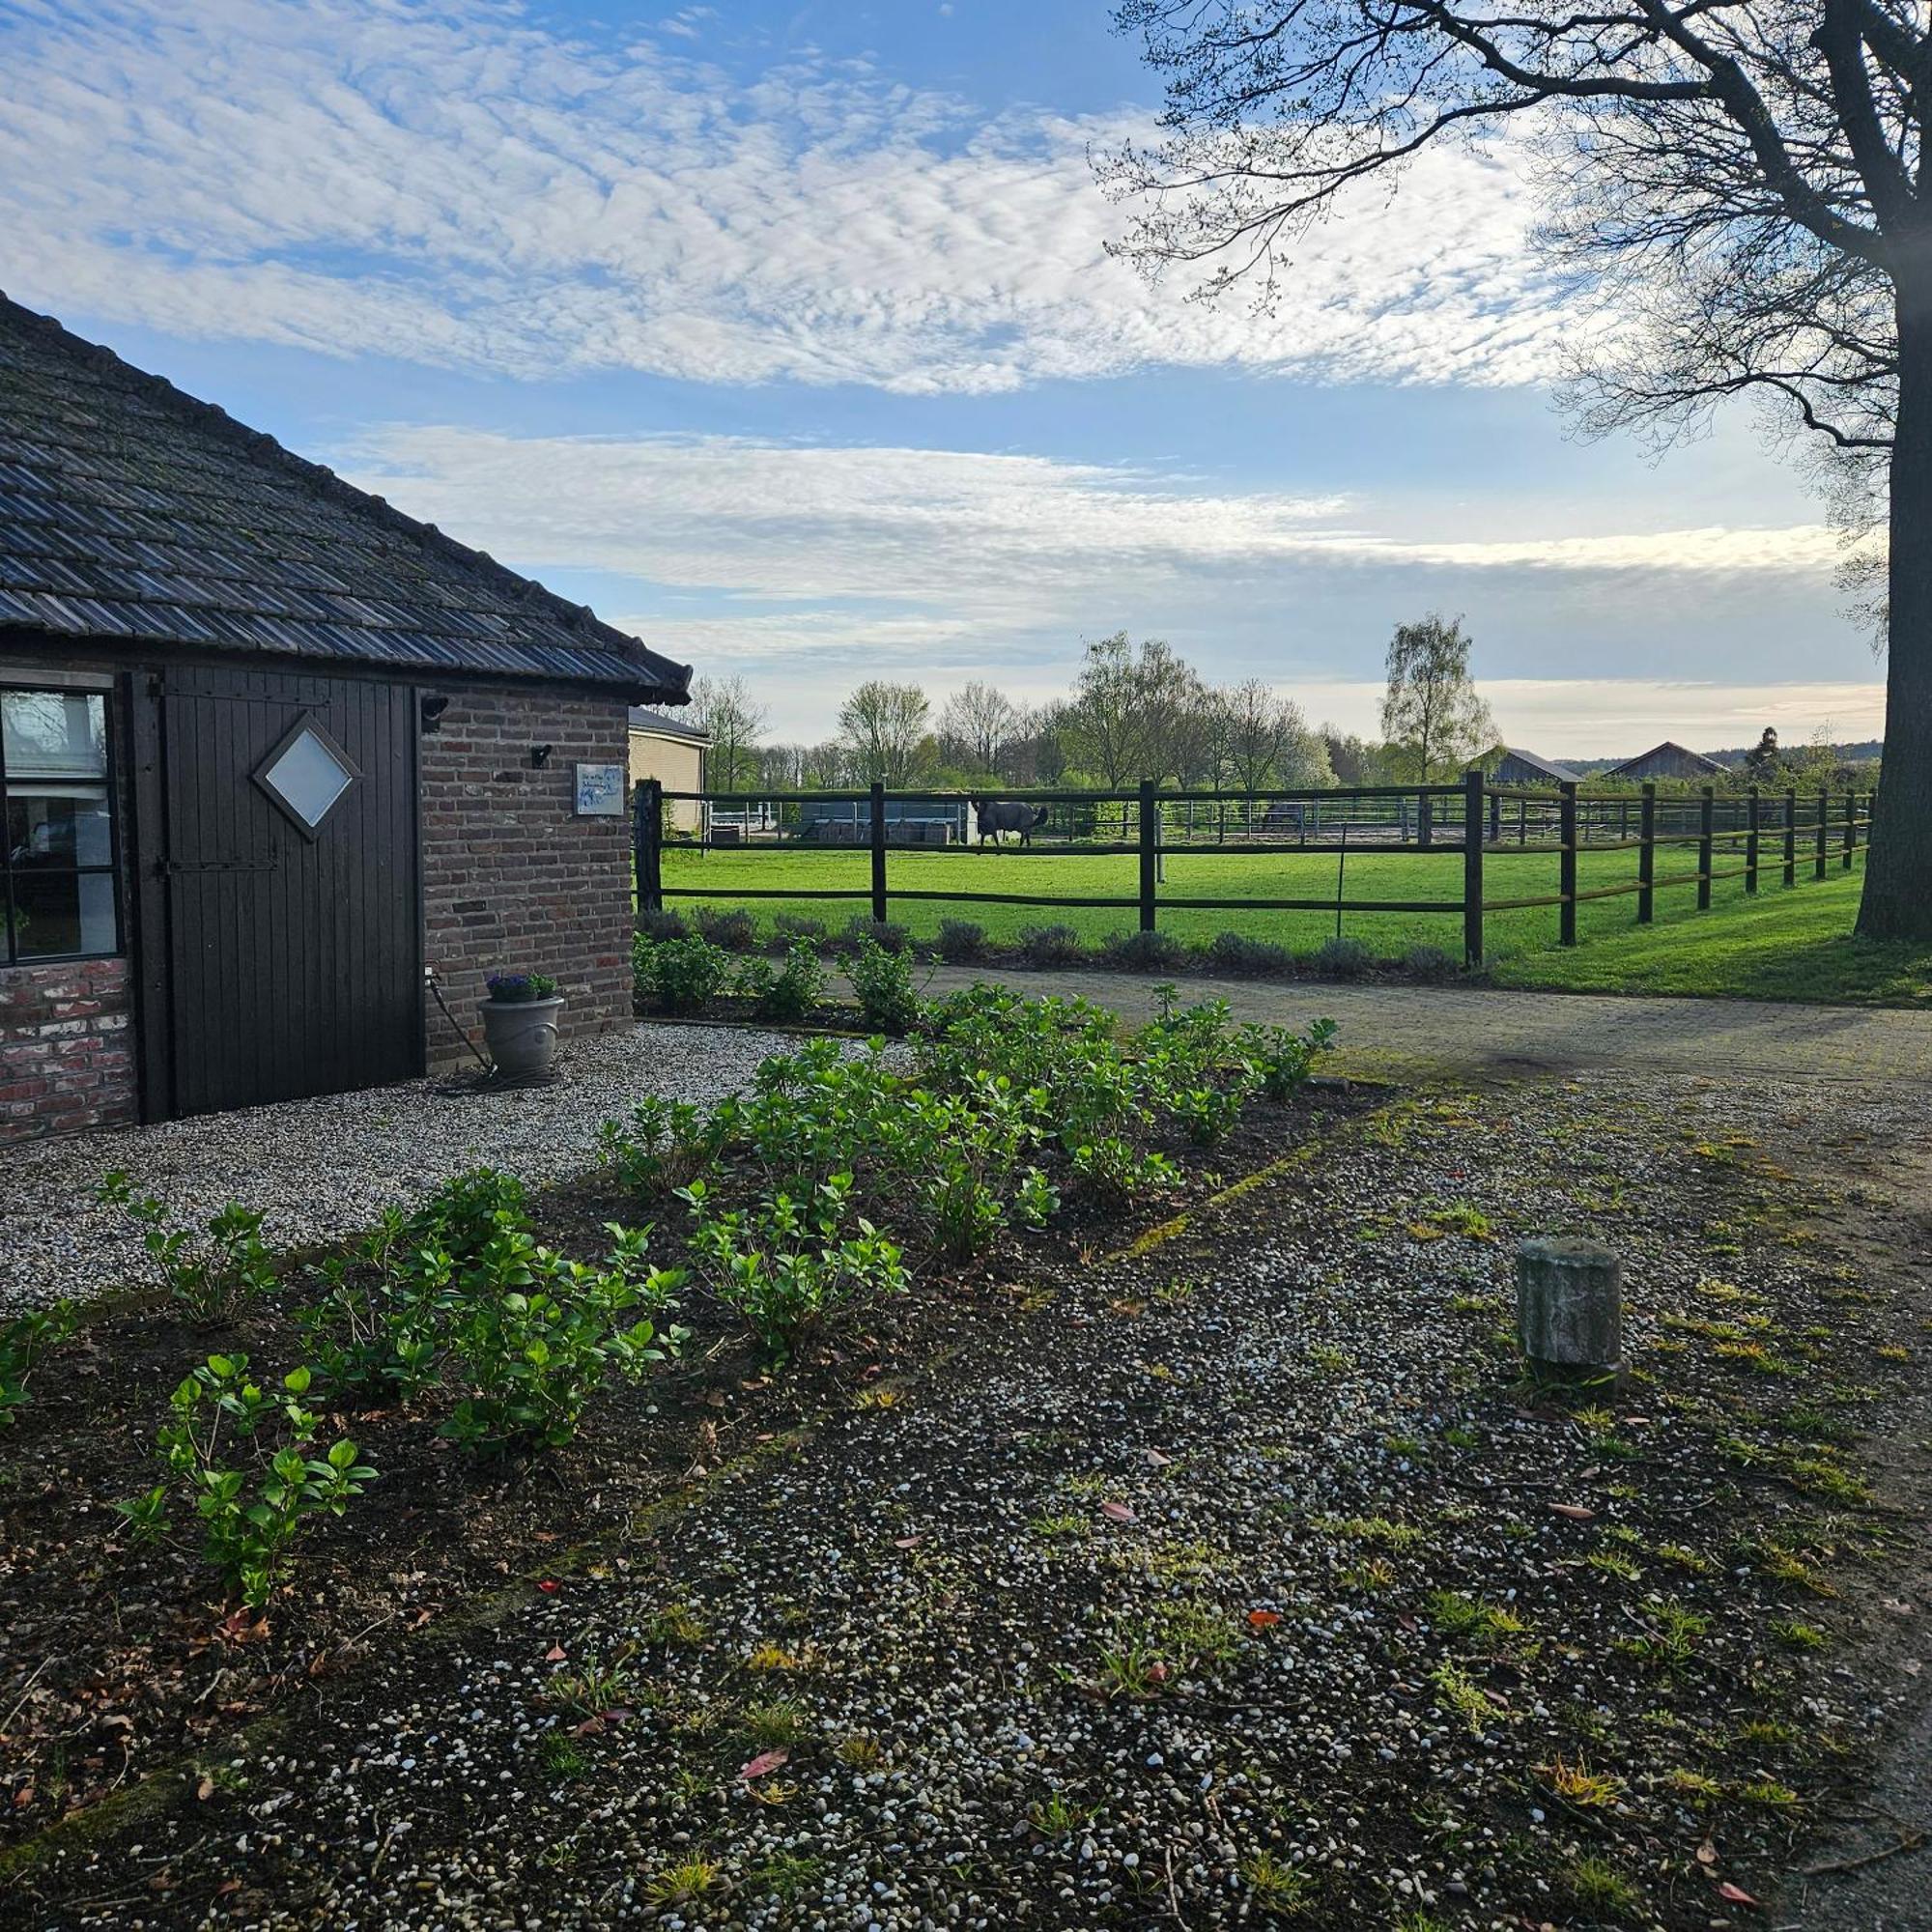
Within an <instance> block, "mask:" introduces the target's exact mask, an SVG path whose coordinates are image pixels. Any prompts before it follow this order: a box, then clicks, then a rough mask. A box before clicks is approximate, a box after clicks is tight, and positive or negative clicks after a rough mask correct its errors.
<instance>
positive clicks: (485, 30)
mask: <svg viewBox="0 0 1932 1932" xmlns="http://www.w3.org/2000/svg"><path fill="white" fill-rule="evenodd" d="M12 19H13V25H12V26H11V28H8V29H6V30H4V31H0V211H4V213H5V217H6V222H7V228H8V233H9V246H8V257H9V260H8V269H7V273H8V275H9V276H10V278H11V283H12V293H14V295H15V296H17V297H19V298H23V299H28V300H32V301H37V302H40V303H42V304H43V305H48V306H53V307H55V308H59V307H62V306H67V305H75V304H77V305H79V306H81V307H83V308H85V309H86V310H87V311H88V312H89V313H91V314H95V315H100V316H105V317H109V318H112V319H116V320H121V321H127V322H134V323H141V324H145V325H149V326H152V327H159V328H164V329H167V330H169V331H171V332H174V333H176V334H181V335H190V336H202V337H216V338H220V337H242V338H252V339H259V340H265V341H270V342H276V343H292V344H299V345H301V346H304V347H308V348H317V349H323V350H327V351H329V352H332V353H336V354H341V355H355V354H360V353H370V352H380V353H383V354H386V355H399V356H403V357H406V358H412V359H416V360H420V361H424V362H432V363H438V364H446V365H453V366H459V367H466V368H479V369H485V370H491V371H497V372H505V373H509V374H512V375H516V376H520V377H526V378H537V377H542V376H545V375H550V374H555V373H567V372H586V371H598V370H611V369H624V370H640V371H648V372H652V373H655V374H660V375H667V376H672V377H679V378H686V379H691V380H696V381H701V382H716V383H762V382H769V381H776V380H781V379H783V380H792V381H801V382H808V383H815V384H830V383H856V384H872V385H877V386H881V387H884V388H886V389H890V390H895V391H904V392H911V393H924V392H938V391H966V392H973V391H993V390H1002V389H1011V388H1014V387H1018V386H1021V385H1023V384H1030V383H1035V382H1038V381H1041V380H1044V379H1049V378H1055V377H1071V378H1086V377H1098V376H1109V375H1118V374H1122V373H1124V372H1128V371H1132V370H1137V369H1144V368H1149V367H1154V366H1163V365H1168V366H1215V365H1235V366H1240V367H1246V368H1251V369H1259V370H1264V371H1270V372H1280V373H1292V374H1296V375H1313V376H1321V377H1329V378H1336V379H1346V378H1356V377H1360V378H1375V379H1378V380H1385V381H1387V380H1392V381H1428V382H1447V381H1456V382H1471V383H1483V384H1499V383H1500V384H1514V383H1527V382H1533V381H1536V380H1538V379H1540V378H1541V377H1543V376H1545V375H1546V374H1548V371H1549V369H1550V367H1551V365H1552V361H1553V355H1554V349H1555V345H1556V343H1557V340H1558V338H1559V335H1560V333H1561V331H1562V329H1563V327H1565V321H1564V315H1563V309H1562V304H1561V302H1560V300H1559V298H1558V296H1557V294H1556V292H1555V289H1554V285H1553V283H1552V282H1551V281H1550V280H1549V279H1548V278H1547V277H1546V275H1545V274H1544V273H1543V271H1542V270H1540V269H1539V268H1538V266H1537V265H1536V263H1535V262H1534V260H1533V259H1532V257H1531V254H1530V252H1529V249H1528V245H1527V241H1526V232H1527V228H1528V225H1529V220H1530V214H1531V210H1530V206H1529V198H1528V195H1527V191H1526V189H1525V187H1524V185H1523V181H1522V178H1521V174H1520V170H1519V169H1518V168H1517V166H1516V164H1515V162H1514V159H1513V157H1512V156H1511V154H1510V152H1509V151H1508V150H1507V149H1506V148H1505V149H1500V150H1498V151H1496V152H1495V153H1492V155H1489V156H1483V155H1478V154H1474V153H1466V152H1462V153H1459V152H1451V151H1447V150H1445V151H1442V152H1440V153H1431V154H1429V155H1427V156H1424V157H1423V158H1422V159H1421V160H1420V161H1418V163H1417V164H1416V165H1415V166H1414V168H1413V169H1412V170H1411V171H1410V174H1409V176H1408V178H1407V180H1406V183H1405V185H1404V187H1403V191H1402V193H1401V194H1400V195H1399V196H1397V197H1396V198H1395V199H1394V200H1393V201H1392V202H1388V203H1387V204H1384V203H1383V201H1382V200H1381V198H1380V196H1379V194H1377V195H1374V196H1365V197H1364V198H1363V200H1362V201H1361V202H1360V204H1359V205H1358V206H1357V207H1356V208H1355V209H1354V210H1353V211H1352V212H1351V213H1350V215H1349V217H1348V218H1345V219H1337V220H1335V221H1332V222H1330V223H1327V224H1325V225H1324V226H1323V227H1321V229H1320V230H1318V231H1317V233H1316V234H1315V236H1313V237H1312V238H1311V239H1310V241H1309V242H1308V244H1307V245H1306V247H1305V248H1304V249H1303V251H1302V253H1301V256H1300V259H1299V261H1298V263H1297V266H1296V270H1295V272H1294V276H1293V282H1292V284H1291V285H1290V287H1289V288H1288V290H1287V293H1286V297H1285V299H1284V300H1283V301H1282V302H1281V304H1280V306H1279V307H1278V308H1277V309H1276V310H1275V311H1274V312H1273V313H1271V314H1268V315H1257V314H1254V313H1251V312H1250V311H1249V310H1248V309H1247V308H1245V307H1244V306H1243V305H1242V304H1241V303H1240V302H1239V301H1236V302H1233V303H1223V304H1217V305H1212V306H1209V305H1203V304H1199V303H1194V302H1189V301H1187V300H1185V299H1183V298H1182V293H1181V291H1179V289H1170V290H1162V291H1151V290H1149V289H1148V288H1147V287H1146V286H1145V285H1144V284H1143V283H1142V282H1141V281H1140V280H1139V279H1138V278H1137V277H1136V276H1135V275H1134V274H1133V273H1132V271H1131V270H1128V269H1127V268H1125V267H1124V266H1122V265H1121V264H1120V263H1117V262H1114V261H1112V260H1109V259H1108V258H1107V257H1106V256H1105V254H1104V252H1103V244H1104V242H1105V241H1106V240H1107V239H1108V238H1109V236H1111V235H1114V234H1117V233H1118V232H1119V229H1120V227H1121V225H1122V213H1121V212H1120V211H1119V210H1116V209H1112V208H1110V207H1109V206H1108V205H1107V203H1106V202H1105V201H1104V199H1103V198H1102V197H1101V195H1100V193H1099V192H1098V190H1097V189H1096V187H1095V185H1094V181H1093V178H1092V174H1091V170H1090V168H1089V165H1088V158H1087V156H1088V152H1089V148H1090V145H1091V144H1094V143H1099V144H1102V145H1104V144H1105V143H1107V142H1108V141H1110V140H1112V139H1114V138H1116V137H1117V136H1119V135H1120V134H1122V133H1123V132H1126V131H1129V129H1130V128H1131V126H1132V124H1131V123H1130V122H1129V121H1128V120H1127V119H1125V118H1122V117H1113V118H1104V119H1103V118H1094V117H1086V118H1077V117H1070V116H1063V115H1055V114H1052V113H1048V112H1044V111H1040V110H1027V111H1010V112H1007V113H1004V114H989V113H987V112H985V111H983V110H981V109H980V108H978V107H976V106H975V105H974V104H973V103H971V102H968V101H965V100H961V99H957V98H954V97H952V96H950V95H943V94H940V93H937V92H934V91H931V90H918V89H912V88H908V87H905V86H903V85H899V84H896V83H895V82H894V81H892V80H891V79H890V78H889V77H885V76H882V75H880V74H878V73H877V72H875V71H870V70H868V69H867V68H864V67H861V66H857V65H840V64H837V63H833V62H830V61H827V60H824V59H822V58H818V57H813V58H810V59H805V60H796V59H795V60H790V61H787V62H781V63H775V64H772V65H770V66H768V67H766V68H764V69H762V70H758V71H751V72H749V73H742V74H741V73H738V72H736V71H726V70H725V69H724V68H722V67H719V66H717V65H714V64H712V63H709V62H707V61H706V60H705V59H703V58H702V56H701V54H700V52H699V51H698V48H697V47H696V44H695V43H696V41H697V40H698V39H699V38H700V36H701V35H702V33H703V32H704V30H705V29H707V28H709V27H711V26H713V25H715V24H716V21H715V16H713V14H711V11H710V10H708V9H703V8H687V9H684V10H682V11H680V12H678V13H676V14H671V15H669V16H668V17H667V18H665V19H663V20H661V21H659V22H658V23H657V24H656V27H655V28H654V29H653V34H654V35H655V36H658V37H662V36H665V35H668V36H670V39H669V40H668V41H667V40H665V39H663V38H647V39H644V40H638V39H635V38H620V37H619V36H617V35H616V34H615V33H614V31H610V30H606V31H604V32H603V33H602V35H601V37H600V38H596V39H591V38H580V39H573V40H565V39H563V38H560V37H558V36H556V35H553V34H548V33H546V32H544V31H542V30H540V29H539V28H538V27H537V26H536V25H534V24H532V22H531V19H530V18H529V17H528V16H527V15H526V14H524V13H523V12H522V11H521V10H520V9H515V8H512V7H508V6H502V5H497V4H492V0H420V4H415V0H411V4H404V0H308V4H305V5H303V6H299V7H298V6H290V5H286V4H279V0H197V4H196V5H195V6H193V7H181V6H177V5H174V4H172V0H146V4H144V0H97V4H94V5H91V6H89V7H88V8H85V9H68V8H64V7H60V6H57V5H55V4H53V0H16V3H15V5H14V9H13V10H12ZM587 32H588V30H586V33H587Z"/></svg>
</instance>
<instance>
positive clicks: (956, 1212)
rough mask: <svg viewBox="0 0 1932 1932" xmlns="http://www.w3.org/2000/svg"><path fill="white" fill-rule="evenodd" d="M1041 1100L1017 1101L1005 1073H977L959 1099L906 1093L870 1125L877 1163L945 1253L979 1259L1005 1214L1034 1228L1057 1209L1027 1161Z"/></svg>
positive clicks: (1036, 1132) (1050, 1192) (921, 1091)
mask: <svg viewBox="0 0 1932 1932" xmlns="http://www.w3.org/2000/svg"><path fill="white" fill-rule="evenodd" d="M1038 1097H1039V1096H1038V1095H1035V1094H1015V1093H1014V1091H1013V1087H1012V1083H1011V1082H1010V1081H1009V1079H1008V1078H1007V1077H1006V1076H1005V1075H1004V1074H992V1073H982V1074H980V1075H979V1076H978V1077H977V1078H976V1079H975V1080H974V1081H973V1083H972V1085H971V1087H970V1088H969V1089H968V1090H967V1091H966V1092H965V1093H964V1094H933V1093H929V1092H927V1091H925V1090H924V1089H923V1088H917V1087H915V1088H910V1089H909V1090H907V1091H906V1093H905V1094H903V1096H902V1098H901V1100H900V1103H899V1104H898V1105H897V1106H896V1107H895V1108H893V1109H891V1110H890V1111H889V1112H887V1113H886V1114H885V1115H884V1116H883V1117H882V1118H881V1119H880V1120H879V1121H878V1122H875V1124H874V1128H873V1133H872V1142H871V1145H872V1147H873V1149H874V1150H875V1151H876V1154H877V1157H878V1159H879V1160H880V1162H881V1163H882V1164H884V1165H885V1166H887V1167H889V1168H891V1169H892V1170H893V1171H894V1173H895V1175H896V1176H898V1177H899V1178H901V1179H902V1180H903V1183H904V1186H905V1187H906V1188H907V1189H908V1190H910V1192H911V1193H912V1195H913V1197H914V1198H915V1199H916V1200H917V1201H918V1202H919V1203H920V1205H921V1207H922V1208H923V1209H924V1210H925V1214H926V1218H927V1220H928V1222H929V1223H930V1226H931V1230H932V1236H933V1239H934V1242H935V1244H936V1245H937V1247H938V1248H939V1249H940V1251H941V1252H942V1253H943V1254H947V1255H950V1256H952V1257H953V1258H955V1259H963V1258H964V1257H966V1256H969V1255H977V1254H981V1253H983V1252H984V1251H985V1250H986V1249H987V1248H988V1247H990V1246H991V1245H992V1243H993V1241H994V1239H995V1238H996V1237H997V1236H998V1235H999V1233H1000V1231H1001V1229H1002V1228H1004V1227H1005V1226H1006V1225H1007V1220H1008V1217H1009V1214H1012V1215H1015V1216H1017V1218H1019V1219H1020V1220H1023V1221H1026V1222H1028V1223H1030V1224H1031V1225H1034V1226H1038V1225H1039V1224H1040V1223H1041V1222H1042V1221H1044V1220H1045V1219H1046V1218H1047V1216H1048V1215H1050V1214H1051V1213H1052V1212H1053V1211H1054V1209H1055V1208H1058V1207H1059V1205H1060V1198H1059V1196H1058V1194H1057V1193H1055V1192H1054V1190H1053V1187H1052V1184H1051V1183H1050V1182H1049V1181H1048V1180H1047V1179H1046V1177H1045V1176H1044V1175H1043V1174H1042V1173H1041V1172H1040V1170H1039V1169H1038V1168H1037V1167H1035V1166H1033V1165H1031V1164H1030V1163H1027V1162H1026V1161H1025V1158H1024V1156H1025V1155H1026V1154H1027V1153H1028V1152H1029V1151H1031V1150H1032V1149H1033V1148H1034V1147H1036V1146H1037V1144H1038V1142H1039V1139H1040V1129H1039V1127H1038V1125H1037V1123H1036V1121H1035V1119H1034V1103H1036V1102H1037V1099H1038ZM896 1192H897V1190H896V1189H895V1194H896Z"/></svg>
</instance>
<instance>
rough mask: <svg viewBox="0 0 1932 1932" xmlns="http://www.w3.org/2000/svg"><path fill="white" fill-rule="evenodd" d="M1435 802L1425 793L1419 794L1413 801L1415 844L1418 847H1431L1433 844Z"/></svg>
mask: <svg viewBox="0 0 1932 1932" xmlns="http://www.w3.org/2000/svg"><path fill="white" fill-rule="evenodd" d="M1415 842H1416V843H1417V844H1418V845H1433V844H1435V800H1434V799H1433V798H1431V797H1430V796H1429V794H1428V793H1427V792H1426V791H1425V792H1419V793H1418V794H1417V795H1416V800H1415Z"/></svg>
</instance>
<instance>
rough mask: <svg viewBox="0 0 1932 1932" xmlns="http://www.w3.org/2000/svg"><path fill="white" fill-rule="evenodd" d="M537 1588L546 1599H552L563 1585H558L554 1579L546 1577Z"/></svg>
mask: <svg viewBox="0 0 1932 1932" xmlns="http://www.w3.org/2000/svg"><path fill="white" fill-rule="evenodd" d="M537 1588H538V1589H539V1590H541V1591H542V1592H543V1593H544V1595H545V1596H546V1597H554V1596H555V1595H556V1593H557V1592H558V1591H559V1590H560V1589H562V1588H563V1585H562V1584H561V1583H559V1582H558V1581H557V1580H556V1578H555V1577H544V1578H543V1580H542V1581H541V1582H540V1583H538V1585H537Z"/></svg>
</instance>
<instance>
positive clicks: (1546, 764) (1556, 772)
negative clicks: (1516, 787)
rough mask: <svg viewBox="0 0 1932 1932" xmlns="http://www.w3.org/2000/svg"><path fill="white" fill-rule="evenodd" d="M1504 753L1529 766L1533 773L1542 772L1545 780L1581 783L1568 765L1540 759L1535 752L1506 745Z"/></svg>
mask: <svg viewBox="0 0 1932 1932" xmlns="http://www.w3.org/2000/svg"><path fill="white" fill-rule="evenodd" d="M1503 753H1504V755H1505V756H1506V757H1511V758H1514V759H1515V760H1516V761H1517V763H1518V764H1520V765H1527V766H1528V767H1529V768H1530V769H1531V770H1532V771H1536V772H1541V773H1542V774H1543V775H1544V777H1545V778H1550V779H1557V780H1559V781H1562V782H1564V783H1566V784H1567V783H1580V782H1581V780H1580V779H1578V778H1577V774H1576V773H1575V772H1573V771H1572V770H1571V769H1570V767H1569V766H1568V765H1558V764H1553V763H1551V761H1550V760H1549V759H1548V758H1539V757H1538V756H1537V755H1536V753H1534V752H1525V751H1523V750H1522V749H1521V747H1520V746H1517V745H1505V746H1504V747H1503Z"/></svg>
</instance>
